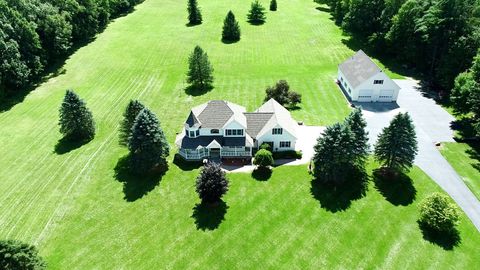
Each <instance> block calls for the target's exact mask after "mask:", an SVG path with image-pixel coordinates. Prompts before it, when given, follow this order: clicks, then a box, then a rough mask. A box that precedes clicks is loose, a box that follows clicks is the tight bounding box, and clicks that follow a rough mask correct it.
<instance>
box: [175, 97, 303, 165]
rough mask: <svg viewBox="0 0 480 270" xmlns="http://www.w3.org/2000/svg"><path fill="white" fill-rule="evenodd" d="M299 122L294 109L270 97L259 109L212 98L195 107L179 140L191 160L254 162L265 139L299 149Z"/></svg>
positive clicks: (276, 148)
mask: <svg viewBox="0 0 480 270" xmlns="http://www.w3.org/2000/svg"><path fill="white" fill-rule="evenodd" d="M296 128H297V123H296V122H295V120H293V118H292V117H291V115H290V112H289V111H288V110H287V109H285V108H284V107H283V106H282V105H280V104H279V103H278V102H277V101H275V100H274V99H270V100H269V101H267V102H266V103H265V104H263V105H262V106H261V107H260V108H258V110H256V111H255V112H251V113H248V112H246V110H245V108H244V107H242V106H239V105H237V104H234V103H231V102H228V101H223V100H212V101H209V102H207V103H204V104H202V105H199V106H197V107H195V108H193V109H192V110H191V112H190V114H189V116H188V118H187V121H185V124H184V128H183V130H182V132H181V133H180V134H179V135H178V136H177V138H176V140H175V143H176V145H177V146H178V147H179V149H180V150H179V154H180V155H181V156H182V157H183V158H185V159H187V160H200V159H204V158H211V159H220V160H222V161H231V160H232V159H234V160H237V161H238V160H240V161H241V162H244V163H247V162H250V160H251V158H252V150H253V149H256V148H258V147H259V146H260V145H262V144H263V143H268V144H270V145H271V147H272V149H273V151H288V150H295V143H296V140H297V134H296Z"/></svg>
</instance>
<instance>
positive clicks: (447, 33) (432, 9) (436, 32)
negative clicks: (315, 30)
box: [316, 0, 480, 93]
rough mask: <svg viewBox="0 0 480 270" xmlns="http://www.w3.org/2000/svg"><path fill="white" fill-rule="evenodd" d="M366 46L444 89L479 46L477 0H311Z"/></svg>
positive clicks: (446, 89) (479, 21) (469, 62)
mask: <svg viewBox="0 0 480 270" xmlns="http://www.w3.org/2000/svg"><path fill="white" fill-rule="evenodd" d="M316 1H317V2H319V3H326V4H328V5H329V6H330V7H331V13H332V16H333V18H334V19H335V22H336V23H337V24H339V25H341V27H342V29H343V30H344V31H345V32H347V33H349V34H351V35H352V36H353V38H355V39H358V40H361V41H362V43H363V44H365V45H366V46H368V47H369V48H370V49H371V50H375V51H379V52H383V53H384V54H386V55H387V56H388V57H390V58H393V59H396V60H397V61H398V63H401V64H402V65H405V66H406V67H408V68H409V69H410V70H415V72H416V73H417V74H419V75H420V74H421V75H423V76H422V78H423V79H424V80H425V81H426V82H429V83H431V84H432V86H433V88H435V89H437V90H439V89H440V90H444V91H446V92H447V93H448V92H449V91H450V90H451V89H452V87H453V84H454V80H455V77H456V76H457V75H458V74H459V73H461V72H464V71H465V70H467V69H468V68H469V67H470V66H471V63H472V60H473V57H474V56H475V54H476V53H477V50H478V48H479V47H480V0H316Z"/></svg>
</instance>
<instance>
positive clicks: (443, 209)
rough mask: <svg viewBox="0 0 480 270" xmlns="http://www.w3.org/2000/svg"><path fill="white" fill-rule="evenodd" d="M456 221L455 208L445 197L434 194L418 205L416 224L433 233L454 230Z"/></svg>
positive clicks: (457, 217)
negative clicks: (418, 215) (418, 211)
mask: <svg viewBox="0 0 480 270" xmlns="http://www.w3.org/2000/svg"><path fill="white" fill-rule="evenodd" d="M458 220H459V213H458V210H457V207H456V206H455V205H454V204H453V203H451V202H450V199H449V198H448V197H447V196H446V195H443V194H440V193H434V194H432V195H430V196H429V197H427V198H426V199H425V200H424V201H423V202H422V203H421V205H420V218H419V220H418V222H419V223H420V224H421V225H424V226H427V227H428V228H430V229H432V230H434V231H438V232H450V231H452V230H454V229H455V226H456V225H457V224H458Z"/></svg>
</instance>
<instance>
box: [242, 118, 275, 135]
mask: <svg viewBox="0 0 480 270" xmlns="http://www.w3.org/2000/svg"><path fill="white" fill-rule="evenodd" d="M244 115H245V117H246V118H247V133H248V135H250V136H251V137H252V138H255V137H257V135H258V133H259V132H260V131H261V130H262V129H263V127H264V126H265V125H266V124H267V122H268V121H269V120H270V119H271V118H272V116H273V112H270V113H259V112H257V113H244Z"/></svg>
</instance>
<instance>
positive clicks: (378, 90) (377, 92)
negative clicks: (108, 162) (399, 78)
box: [351, 72, 400, 102]
mask: <svg viewBox="0 0 480 270" xmlns="http://www.w3.org/2000/svg"><path fill="white" fill-rule="evenodd" d="M376 80H382V81H383V84H374V81H376ZM399 92H400V87H399V86H398V85H397V84H396V83H395V82H394V81H393V80H392V79H390V78H389V77H388V76H387V75H386V74H385V73H384V72H379V73H377V74H376V75H374V76H373V77H371V78H370V79H368V80H366V81H365V82H363V83H362V84H360V85H359V86H358V87H357V88H355V89H353V90H352V94H351V98H352V100H353V101H358V102H377V101H380V102H391V101H396V100H397V97H398V93H399ZM366 96H371V98H366ZM381 96H382V98H380V97H381ZM385 96H390V98H386V97H385Z"/></svg>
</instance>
